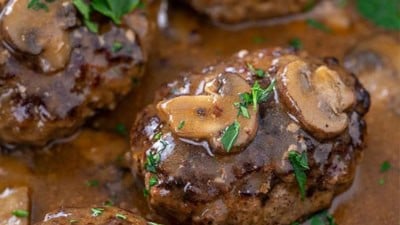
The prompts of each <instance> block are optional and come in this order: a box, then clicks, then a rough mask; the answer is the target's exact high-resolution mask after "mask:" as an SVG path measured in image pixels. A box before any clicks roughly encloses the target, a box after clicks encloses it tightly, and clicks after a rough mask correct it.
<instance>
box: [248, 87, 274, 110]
mask: <svg viewBox="0 0 400 225" xmlns="http://www.w3.org/2000/svg"><path fill="white" fill-rule="evenodd" d="M275 82H276V81H275V80H273V81H272V82H271V84H270V85H269V86H268V87H267V88H266V89H263V88H262V87H261V86H260V84H259V83H258V82H257V81H256V82H255V83H254V85H253V87H251V98H252V104H253V107H254V109H257V105H258V104H260V103H261V102H264V101H266V100H267V99H268V97H269V95H270V94H271V93H272V91H273V89H274V86H275Z"/></svg>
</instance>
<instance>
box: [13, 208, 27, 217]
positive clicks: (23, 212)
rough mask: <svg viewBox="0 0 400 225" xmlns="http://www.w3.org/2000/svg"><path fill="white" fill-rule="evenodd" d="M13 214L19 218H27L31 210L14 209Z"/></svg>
mask: <svg viewBox="0 0 400 225" xmlns="http://www.w3.org/2000/svg"><path fill="white" fill-rule="evenodd" d="M11 214H12V215H14V216H16V217H18V218H27V217H28V216H29V212H28V211H26V210H23V209H17V210H14V211H12V212H11Z"/></svg>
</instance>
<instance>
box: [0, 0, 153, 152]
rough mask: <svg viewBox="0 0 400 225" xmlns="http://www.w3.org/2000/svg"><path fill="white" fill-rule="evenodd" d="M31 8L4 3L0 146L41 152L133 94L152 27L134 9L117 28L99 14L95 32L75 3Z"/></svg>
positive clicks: (17, 1) (18, 0)
mask: <svg viewBox="0 0 400 225" xmlns="http://www.w3.org/2000/svg"><path fill="white" fill-rule="evenodd" d="M28 3H29V4H31V1H29V2H28V0H10V1H8V4H7V5H6V6H5V8H4V9H3V13H2V17H1V18H0V39H1V44H0V118H1V120H0V141H1V142H3V143H7V144H29V145H43V144H45V143H47V142H48V141H50V140H53V139H56V138H59V137H63V136H65V135H69V134H71V133H72V132H73V131H74V130H76V129H77V128H78V127H79V126H80V125H82V124H83V123H84V121H85V120H86V119H87V118H88V117H91V116H93V115H94V114H95V113H96V111H97V110H100V109H113V108H114V107H115V106H116V104H117V102H118V100H119V99H120V98H121V97H123V96H124V95H126V94H127V93H128V92H129V91H130V90H131V87H132V85H131V84H132V79H138V78H140V77H141V76H142V74H143V70H144V64H145V63H146V57H147V56H146V49H145V46H146V45H147V44H148V40H149V32H150V31H151V29H150V28H151V26H150V24H149V22H148V20H147V18H146V15H145V13H144V12H143V11H141V10H140V9H135V10H134V11H133V12H132V13H130V14H127V15H125V16H124V17H123V19H122V23H121V25H116V24H114V23H113V22H111V20H109V19H107V18H105V17H104V16H100V15H96V16H95V17H94V18H93V22H99V24H101V25H100V26H99V33H93V32H91V31H89V30H88V28H87V27H86V26H85V25H84V23H83V21H82V18H81V15H80V13H79V12H78V11H77V9H76V8H75V7H74V5H73V3H72V0H62V1H48V2H46V3H43V4H45V7H46V8H35V7H36V6H32V7H30V6H28ZM32 4H34V3H32ZM32 21H34V22H32Z"/></svg>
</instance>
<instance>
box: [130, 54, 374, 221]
mask: <svg viewBox="0 0 400 225" xmlns="http://www.w3.org/2000/svg"><path fill="white" fill-rule="evenodd" d="M259 70H262V71H264V72H263V74H262V73H260V72H257V71H259ZM257 74H258V75H257ZM261 75H263V76H261ZM211 78H214V80H212V81H216V80H217V81H219V82H217V85H214V84H215V83H210V79H211ZM233 78H235V79H236V78H240V79H243V81H245V84H246V83H247V84H249V85H252V86H253V87H254V86H255V83H256V82H257V83H258V84H260V86H261V88H266V87H268V86H269V85H270V84H271V83H272V82H276V85H275V87H274V91H273V92H272V93H271V96H270V97H269V98H268V99H267V100H266V101H264V102H262V103H260V104H259V108H258V110H257V111H256V113H254V111H253V106H252V105H250V106H249V108H248V110H249V112H250V114H251V115H252V117H251V118H250V119H249V120H251V119H253V118H254V119H255V120H256V122H257V125H258V126H256V128H255V136H254V137H252V139H249V140H250V141H248V142H247V143H242V144H239V143H238V142H240V135H242V134H239V138H238V139H237V146H234V147H233V149H232V150H231V151H230V152H224V151H221V149H220V146H218V144H215V143H213V141H215V140H217V142H218V140H220V139H219V138H218V135H220V133H216V134H215V133H210V134H211V136H210V138H196V135H199V134H200V133H204V131H205V130H206V131H207V130H209V129H210V130H211V129H212V128H210V126H218V123H219V122H220V121H221V118H225V117H224V114H225V113H229V110H230V108H229V107H236V106H234V105H233V104H232V102H231V100H230V99H229V98H226V99H225V101H222V103H220V104H221V105H219V106H218V104H219V103H218V102H219V100H216V101H215V102H213V103H212V104H213V107H214V108H217V109H218V110H216V111H211V112H210V111H209V110H200V111H199V109H201V108H196V107H192V106H196V104H198V105H199V106H200V105H202V104H203V105H204V104H209V103H204V102H202V100H201V99H202V98H203V97H204V96H207V93H208V92H209V89H210V88H211V89H212V88H215V87H213V86H216V93H217V95H219V97H221V96H222V98H225V97H226V96H228V94H225V97H224V94H223V93H226V90H229V89H230V88H231V89H230V90H236V88H237V87H236V86H235V85H231V86H230V85H229V82H230V81H231V80H232V79H233ZM274 80H275V81H274ZM235 82H238V83H236V85H237V84H239V83H240V82H241V81H235ZM210 84H212V85H210ZM240 85H243V82H242V83H240ZM187 97H189V98H187ZM196 97H200V98H196ZM219 97H217V98H216V99H219ZM179 99H188V100H187V101H186V102H180V104H176V105H175V106H174V107H176V108H175V109H176V112H178V113H177V115H176V114H171V115H169V117H165V116H163V115H162V113H160V108H161V109H163V107H164V106H165V104H167V103H168V104H172V103H171V102H172V101H178V100H179ZM190 99H191V100H190ZM160 101H161V103H160ZM231 105H232V106H231ZM178 108H179V109H178ZM368 108H369V94H368V93H367V92H366V90H365V89H364V88H363V87H362V86H361V85H360V83H359V82H358V80H357V79H356V78H355V76H353V75H351V74H349V73H347V72H346V71H344V70H343V69H342V67H341V66H340V65H339V63H338V62H337V60H335V59H333V58H325V59H318V58H316V57H312V56H309V55H307V53H305V52H301V53H296V52H292V51H290V50H282V49H279V48H277V49H264V50H258V51H255V52H251V53H250V52H248V51H245V50H243V51H241V52H239V53H238V54H236V55H235V56H234V57H232V58H231V59H229V60H227V61H224V62H220V63H218V64H215V65H211V66H208V67H205V68H204V69H203V70H202V71H201V72H198V73H196V72H193V73H183V74H182V79H179V80H176V81H173V82H171V83H169V84H167V85H165V86H163V87H162V88H161V89H160V91H159V92H158V93H157V94H156V99H155V102H154V104H152V105H149V106H148V107H147V108H145V109H144V110H143V111H142V112H141V113H140V114H139V116H138V117H137V119H136V122H135V124H134V126H133V129H132V133H131V145H132V159H133V165H132V168H133V171H134V173H135V174H136V175H137V176H138V177H139V178H141V179H143V181H144V184H145V187H146V189H147V191H145V192H148V201H149V203H150V205H151V207H152V208H153V209H154V210H156V211H157V212H158V213H160V214H161V215H164V216H166V217H168V218H170V219H172V220H173V221H176V222H177V223H181V224H189V223H193V224H213V225H217V224H218V225H219V224H221V225H222V224H224V225H227V224H232V225H236V224H237V225H238V224H241V225H243V224H248V225H250V224H251V225H272V224H274V225H276V224H282V225H283V224H290V223H291V222H293V221H295V220H297V219H301V218H304V217H306V216H307V215H309V214H312V213H314V212H316V211H319V210H321V209H324V208H327V207H329V205H330V203H331V201H332V199H333V198H334V196H336V195H337V194H339V193H341V192H343V191H344V190H346V189H347V188H348V187H349V186H350V185H351V183H352V181H353V178H354V174H355V168H356V165H357V161H358V159H359V158H360V156H361V155H362V148H363V145H364V133H365V130H366V124H365V121H364V119H363V116H364V114H365V113H366V112H367V111H368ZM179 110H180V111H179ZM185 110H188V112H186V111H185ZM191 110H192V112H193V114H190V111H191ZM161 111H162V110H161ZM171 111H173V109H171ZM182 112H184V113H185V114H184V115H185V116H186V117H185V119H184V121H185V123H186V125H184V126H182V122H180V126H178V128H177V127H175V125H176V124H175V125H174V124H173V123H171V118H174V117H175V116H182V115H181V114H179V113H182ZM208 116H210V117H212V119H211V120H210V121H211V122H203V123H201V120H203V119H204V121H206V119H207V117H208ZM235 116H236V114H235ZM182 118H184V117H182ZM236 120H237V121H239V122H240V123H241V124H242V125H241V128H242V129H243V132H245V133H251V132H252V131H251V130H249V129H254V127H251V126H247V125H246V126H244V125H243V124H244V123H249V121H247V122H246V120H245V118H242V117H241V116H240V115H238V117H237V119H236ZM193 121H197V122H198V121H200V125H197V127H195V126H193V123H194V122H193ZM243 121H245V122H243ZM214 122H216V124H214ZM228 124H229V123H228ZM182 127H183V128H182ZM225 132H227V131H225ZM190 135H192V136H191V137H188V136H190ZM213 135H214V136H215V137H213ZM293 150H294V151H297V152H299V153H300V152H304V153H306V156H307V158H308V164H309V170H306V171H305V173H306V175H307V181H306V185H305V190H306V191H305V198H304V199H302V197H301V194H300V192H299V187H298V186H299V185H298V183H297V182H296V179H295V175H294V171H293V167H292V164H291V162H290V161H289V160H288V154H289V152H290V151H293Z"/></svg>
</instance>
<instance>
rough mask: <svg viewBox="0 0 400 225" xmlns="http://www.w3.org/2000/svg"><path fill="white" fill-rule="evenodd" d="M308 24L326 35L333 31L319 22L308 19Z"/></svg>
mask: <svg viewBox="0 0 400 225" xmlns="http://www.w3.org/2000/svg"><path fill="white" fill-rule="evenodd" d="M306 22H307V25H308V26H310V27H313V28H315V29H318V30H321V31H323V32H325V33H332V30H331V29H330V28H329V27H327V26H326V25H325V24H323V23H321V22H319V21H317V20H314V19H307V20H306Z"/></svg>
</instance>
